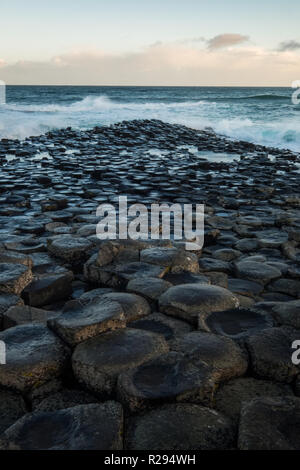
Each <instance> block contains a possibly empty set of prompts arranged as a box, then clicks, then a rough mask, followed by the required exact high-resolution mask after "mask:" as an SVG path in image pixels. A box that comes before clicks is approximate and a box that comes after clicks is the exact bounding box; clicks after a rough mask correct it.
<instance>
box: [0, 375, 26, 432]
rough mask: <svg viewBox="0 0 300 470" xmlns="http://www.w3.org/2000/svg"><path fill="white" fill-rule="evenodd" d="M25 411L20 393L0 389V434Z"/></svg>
mask: <svg viewBox="0 0 300 470" xmlns="http://www.w3.org/2000/svg"><path fill="white" fill-rule="evenodd" d="M0 367H2V366H0ZM26 413H27V408H26V404H25V401H24V400H23V398H22V396H21V395H19V394H17V393H13V392H11V391H8V390H0V435H1V434H2V433H3V432H4V431H5V430H6V429H7V428H9V427H10V426H11V425H12V424H14V423H15V422H16V421H18V419H19V418H21V417H22V416H23V415H24V414H26Z"/></svg>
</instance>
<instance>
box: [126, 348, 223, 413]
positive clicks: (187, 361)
mask: <svg viewBox="0 0 300 470" xmlns="http://www.w3.org/2000/svg"><path fill="white" fill-rule="evenodd" d="M193 359H194V358H191V357H185V356H184V355H183V354H181V353H177V352H170V353H168V354H164V355H162V356H160V357H158V358H156V359H154V360H152V361H150V362H147V363H146V364H142V365H140V366H139V367H137V368H135V369H131V370H130V371H129V372H125V373H123V374H121V375H120V376H119V378H118V385H117V396H118V399H119V401H121V403H123V404H124V405H125V406H126V407H127V408H128V409H129V410H130V411H131V412H136V411H139V410H141V409H144V408H147V407H150V406H153V405H155V404H161V403H163V402H164V401H167V402H170V401H176V402H177V403H179V402H190V403H191V402H192V403H208V404H209V403H211V400H212V397H213V392H214V387H215V383H214V380H213V376H212V373H211V370H210V368H209V367H208V366H207V365H206V364H205V363H204V362H201V361H199V360H193Z"/></svg>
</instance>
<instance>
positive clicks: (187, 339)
mask: <svg viewBox="0 0 300 470" xmlns="http://www.w3.org/2000/svg"><path fill="white" fill-rule="evenodd" d="M171 348H172V349H174V350H176V351H179V352H181V353H184V354H185V355H188V356H189V357H192V358H193V359H197V360H200V361H203V362H204V363H206V364H208V365H209V366H210V368H211V369H212V377H213V379H214V381H215V382H220V381H225V380H229V379H231V378H233V377H239V376H241V375H244V374H245V373H246V371H247V368H248V360H247V356H246V354H245V353H244V351H242V350H241V349H240V347H239V346H238V345H237V344H236V343H235V342H234V341H232V340H231V339H229V338H225V337H222V336H217V335H213V334H209V333H202V332H200V331H192V332H191V333H188V334H186V335H184V336H181V337H179V338H177V339H176V340H174V341H173V342H172V343H171Z"/></svg>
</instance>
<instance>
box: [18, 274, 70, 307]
mask: <svg viewBox="0 0 300 470" xmlns="http://www.w3.org/2000/svg"><path fill="white" fill-rule="evenodd" d="M72 280H73V273H72V272H71V271H64V272H62V273H57V274H55V273H53V274H41V275H40V276H39V277H38V278H37V279H35V280H33V281H32V283H31V284H29V285H28V286H27V287H26V288H25V289H24V291H23V293H22V297H23V298H24V300H25V302H26V303H27V304H29V305H31V306H32V307H43V306H45V305H49V304H51V303H52V302H57V301H58V300H62V299H67V298H68V297H69V296H70V295H71V293H72Z"/></svg>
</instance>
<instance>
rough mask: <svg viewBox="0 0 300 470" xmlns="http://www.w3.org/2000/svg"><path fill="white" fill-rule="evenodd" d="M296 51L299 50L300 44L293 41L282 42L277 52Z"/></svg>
mask: <svg viewBox="0 0 300 470" xmlns="http://www.w3.org/2000/svg"><path fill="white" fill-rule="evenodd" d="M298 49H300V42H299V41H294V40H293V39H292V40H291V41H283V42H281V43H280V44H279V46H278V51H281V52H286V51H296V50H298Z"/></svg>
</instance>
